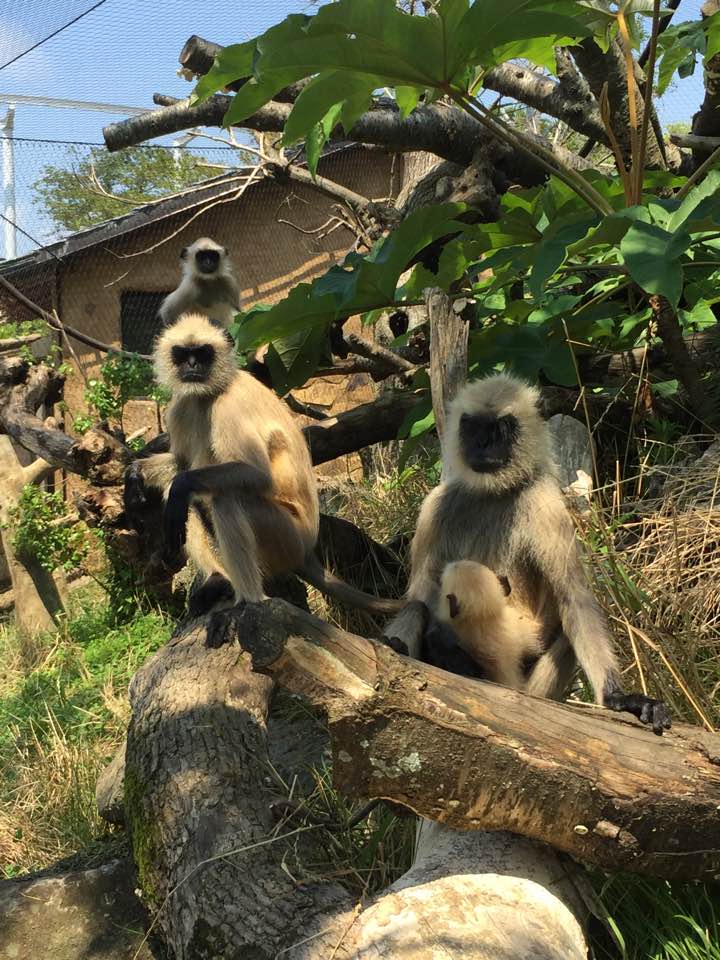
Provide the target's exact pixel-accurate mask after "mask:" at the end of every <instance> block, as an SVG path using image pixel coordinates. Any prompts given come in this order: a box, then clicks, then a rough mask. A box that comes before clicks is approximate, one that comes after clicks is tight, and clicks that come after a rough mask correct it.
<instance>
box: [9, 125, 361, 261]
mask: <svg viewBox="0 0 720 960" xmlns="http://www.w3.org/2000/svg"><path fill="white" fill-rule="evenodd" d="M357 149H364V148H363V145H362V144H357V143H336V144H332V145H331V146H329V147H327V148H326V149H325V150H324V151H323V158H325V157H327V156H329V155H331V154H337V153H345V152H349V151H351V150H357ZM298 166H306V163H305V162H304V161H302V162H301V163H299V164H298ZM252 170H253V167H251V166H246V167H238V168H237V169H236V170H232V171H231V172H230V173H224V174H221V175H220V176H218V177H212V178H211V179H209V180H203V181H202V182H201V183H198V184H197V185H195V186H192V187H188V188H187V189H186V190H184V191H183V192H182V193H179V194H175V195H173V196H170V197H166V198H165V199H162V200H155V201H151V202H150V203H145V204H143V205H142V206H139V207H134V208H133V209H132V210H131V211H130V213H125V214H122V215H121V216H119V217H114V218H113V219H112V220H104V221H103V222H102V223H97V224H95V225H94V226H92V227H86V228H85V229H84V230H79V231H78V232H77V233H72V234H70V236H68V237H65V239H63V240H57V241H56V242H55V243H50V244H47V245H46V246H44V247H41V248H40V249H39V250H35V251H34V252H33V253H29V254H26V255H25V256H24V257H18V258H16V259H15V260H6V261H0V273H2V274H4V275H6V276H7V277H8V279H12V277H13V276H15V277H17V278H19V277H21V276H22V275H23V274H24V273H25V272H26V271H27V270H28V269H33V270H37V268H38V267H40V266H41V265H44V264H52V265H57V264H58V263H59V262H61V261H65V260H67V259H68V258H70V257H72V256H74V255H75V254H77V253H80V252H81V251H83V250H87V249H88V248H90V247H94V246H97V245H98V244H100V243H107V242H108V241H110V240H115V239H117V238H118V237H121V236H124V235H126V234H128V233H132V232H133V231H135V230H140V229H142V228H143V227H146V226H148V225H149V224H152V223H157V222H158V221H160V220H163V219H164V218H165V217H170V216H174V215H175V214H178V213H185V212H187V211H189V210H192V209H194V208H195V207H198V206H200V205H202V204H204V203H206V202H207V201H208V200H215V199H217V198H220V197H223V196H226V195H228V194H232V193H235V192H237V190H238V179H239V178H240V177H244V176H247V175H248V174H250V173H251V172H252ZM262 182H263V181H262V179H258V180H257V183H262ZM255 185H256V184H251V188H252V187H253V186H255Z"/></svg>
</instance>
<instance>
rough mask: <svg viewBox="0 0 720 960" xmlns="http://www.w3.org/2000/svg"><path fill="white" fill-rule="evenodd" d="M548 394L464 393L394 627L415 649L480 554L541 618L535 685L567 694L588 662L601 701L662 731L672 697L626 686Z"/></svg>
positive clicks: (494, 384) (516, 600)
mask: <svg viewBox="0 0 720 960" xmlns="http://www.w3.org/2000/svg"><path fill="white" fill-rule="evenodd" d="M538 401H539V395H538V393H537V391H535V390H533V389H532V388H530V387H528V386H527V385H526V384H523V383H522V382H520V381H519V380H516V379H515V378H513V377H510V376H507V375H498V376H492V377H489V378H487V379H485V380H479V381H476V382H474V383H469V384H467V385H466V386H465V387H464V388H463V389H462V390H461V391H460V392H459V393H458V395H457V397H456V398H455V400H454V401H453V403H452V404H451V406H450V409H449V411H448V418H447V424H446V436H445V438H444V446H443V479H442V481H441V483H440V484H439V486H437V487H436V488H435V489H434V490H433V491H432V492H431V493H430V494H429V495H428V497H427V498H426V499H425V501H424V503H423V505H422V509H421V511H420V516H419V519H418V525H417V529H416V532H415V536H414V538H413V542H412V547H411V575H410V582H409V586H408V592H407V596H408V600H409V601H410V603H408V605H407V606H406V608H405V609H404V610H403V611H402V612H401V613H400V614H399V615H398V617H396V618H395V619H394V620H393V622H392V623H391V624H390V625H389V626H388V628H387V629H386V634H387V636H388V637H391V638H394V641H395V643H402V644H405V646H406V647H407V649H408V651H409V653H410V654H411V655H412V656H417V653H418V652H419V650H420V648H421V645H422V631H423V629H424V625H425V622H426V620H427V615H428V614H427V611H428V610H429V611H430V612H431V615H433V616H434V617H435V620H436V622H437V611H438V610H439V607H440V582H441V578H442V575H443V571H444V570H445V569H446V567H447V565H448V564H451V563H453V562H455V561H464V560H472V561H474V562H476V563H479V564H483V565H484V566H485V567H487V568H489V570H491V571H493V573H495V574H496V575H498V576H501V577H506V578H507V580H508V582H509V585H510V588H511V593H510V596H509V597H508V598H507V599H508V603H511V604H512V606H513V607H514V608H515V609H516V611H518V613H520V614H521V615H522V616H524V617H527V619H528V621H529V622H530V623H536V624H537V625H538V641H539V645H540V648H541V650H542V651H543V652H542V654H541V655H540V656H539V658H538V659H537V662H536V663H535V665H534V666H533V667H532V669H531V670H530V671H529V674H528V676H527V680H526V683H525V690H526V691H527V692H528V693H530V694H534V695H536V696H540V697H548V698H552V699H560V698H561V697H562V696H563V695H564V694H565V692H566V690H567V687H568V685H569V683H570V680H571V679H572V676H573V674H574V672H575V669H576V667H577V663H578V662H579V664H580V666H581V667H582V669H583V670H584V672H585V674H586V676H587V678H588V680H589V681H590V683H591V685H592V688H593V691H594V693H595V698H596V700H597V702H598V703H600V704H604V705H605V706H607V707H609V708H611V709H613V710H621V711H628V712H630V713H633V714H634V715H635V716H637V717H639V718H640V720H641V721H642V722H643V723H649V724H652V727H653V730H654V731H655V732H656V733H662V731H663V730H664V729H668V728H669V727H670V717H669V713H668V710H667V707H666V706H665V704H663V703H661V702H659V701H657V700H653V699H651V698H649V697H645V696H641V695H639V694H638V695H627V694H625V693H623V691H622V690H621V688H620V684H619V681H618V669H617V664H616V660H615V655H614V653H613V649H612V642H611V639H610V634H609V631H608V627H607V624H606V622H605V619H604V617H603V615H602V613H601V611H600V608H599V606H598V604H597V602H596V600H595V598H594V596H593V594H592V592H591V591H590V589H589V587H588V585H587V582H586V580H585V574H584V570H583V567H582V564H581V561H580V556H579V553H578V549H577V545H576V542H575V530H574V525H573V522H572V519H571V517H570V514H569V512H568V510H567V508H566V505H565V502H564V500H563V496H562V493H561V491H560V487H559V484H558V482H557V479H556V475H555V466H554V463H553V459H552V454H551V438H550V432H549V430H548V427H547V424H546V423H545V422H544V421H543V419H542V418H541V416H540V413H539V410H538ZM480 626H482V623H481V624H480ZM445 627H447V625H445ZM479 635H480V636H481V635H482V634H481V633H479ZM446 643H447V640H446Z"/></svg>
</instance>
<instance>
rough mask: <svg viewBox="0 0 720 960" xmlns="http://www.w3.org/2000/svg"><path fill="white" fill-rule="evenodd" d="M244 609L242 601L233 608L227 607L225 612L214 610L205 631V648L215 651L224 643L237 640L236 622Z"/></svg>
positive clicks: (237, 624) (237, 625)
mask: <svg viewBox="0 0 720 960" xmlns="http://www.w3.org/2000/svg"><path fill="white" fill-rule="evenodd" d="M244 609H245V602H244V601H243V602H242V603H238V604H236V605H235V606H234V607H228V609H227V610H216V611H215V612H214V613H211V614H210V617H209V618H208V624H207V627H206V629H205V646H206V647H211V648H212V649H213V650H217V648H218V647H223V646H225V644H226V643H232V642H233V640H237V637H238V627H239V623H238V621H239V619H240V615H241V614H242V612H243V610H244Z"/></svg>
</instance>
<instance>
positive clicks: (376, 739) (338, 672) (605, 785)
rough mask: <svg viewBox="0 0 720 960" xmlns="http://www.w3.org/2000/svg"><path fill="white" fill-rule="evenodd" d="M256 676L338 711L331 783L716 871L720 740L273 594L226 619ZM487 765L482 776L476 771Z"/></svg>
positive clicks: (601, 856)
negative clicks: (655, 728) (321, 615)
mask: <svg viewBox="0 0 720 960" xmlns="http://www.w3.org/2000/svg"><path fill="white" fill-rule="evenodd" d="M230 624H231V626H230V628H229V636H234V637H236V638H237V639H239V641H240V642H241V643H242V645H243V647H244V648H245V649H246V650H248V651H250V652H251V653H252V655H253V666H254V668H255V669H257V670H261V671H262V672H264V673H267V674H269V675H270V676H272V677H274V678H275V679H276V680H277V681H278V682H279V683H280V684H281V685H282V686H283V687H285V688H286V689H288V690H290V691H292V692H293V693H297V694H302V695H303V696H305V697H307V698H308V699H309V701H310V702H311V703H312V704H313V705H314V706H316V707H319V708H322V709H323V710H324V711H325V712H326V713H327V715H328V718H329V722H330V732H331V737H332V743H333V756H334V777H335V783H336V785H337V786H338V787H339V788H340V789H342V790H343V791H344V792H346V793H349V794H350V795H352V796H358V795H360V796H368V797H381V798H384V799H386V800H392V801H395V802H398V803H401V804H403V805H404V806H406V807H409V808H410V809H412V810H413V811H414V812H415V813H417V814H418V815H420V816H423V817H427V818H428V819H431V820H437V821H440V822H442V823H445V824H447V825H449V826H453V827H457V828H461V829H476V830H480V829H482V830H511V831H513V832H514V833H519V834H522V835H523V836H527V837H531V838H534V839H536V840H542V841H545V842H547V843H551V844H552V845H553V846H554V847H556V848H558V849H560V850H563V851H565V852H566V853H570V854H572V855H573V856H575V857H577V858H579V859H581V860H584V861H588V862H590V863H595V864H598V865H599V866H602V867H604V868H606V869H610V870H628V871H631V872H635V873H647V874H650V875H654V876H659V877H666V878H686V879H689V878H701V877H702V878H710V877H714V876H716V875H717V873H718V872H720V843H718V835H719V833H718V828H719V826H720V813H719V812H718V811H719V809H720V737H718V736H717V735H714V734H710V733H707V732H706V731H704V730H701V729H699V728H695V727H689V726H685V725H677V726H676V727H675V728H673V730H672V731H671V732H670V733H669V734H666V735H664V736H662V737H656V736H654V735H653V734H652V732H650V731H649V730H648V729H647V728H644V727H642V726H641V725H640V724H639V723H638V722H637V721H635V720H633V719H631V718H628V719H625V718H624V717H619V716H618V715H616V714H611V713H609V712H607V711H602V710H599V709H597V708H594V707H589V706H587V707H586V706H582V705H577V706H575V705H570V704H561V703H555V702H553V701H549V700H538V699H536V698H532V697H527V696H525V695H523V694H520V693H518V692H516V691H511V690H508V689H505V688H503V687H500V686H496V685H493V684H478V683H477V682H473V681H470V680H466V679H464V678H460V677H457V676H454V675H451V674H448V673H445V672H444V671H440V670H436V669H433V668H431V667H429V666H426V665H424V664H420V663H417V662H415V661H408V660H405V659H403V658H400V657H398V656H397V655H395V654H394V653H393V652H392V651H391V650H389V649H387V648H385V647H383V646H381V645H378V644H375V643H373V642H371V641H368V640H364V639H362V638H360V637H356V636H352V635H350V634H347V633H344V632H343V631H341V630H338V629H336V628H334V627H331V626H329V625H328V624H326V623H323V622H322V621H320V620H317V619H316V618H314V617H312V616H310V615H309V614H306V613H303V612H301V611H298V610H295V609H294V608H292V607H291V606H289V605H288V604H286V603H283V602H282V601H279V600H271V601H268V602H266V603H264V604H252V605H248V606H247V607H246V608H245V609H244V610H243V611H241V612H239V613H237V614H236V615H234V618H231V620H230ZM480 771H481V773H480Z"/></svg>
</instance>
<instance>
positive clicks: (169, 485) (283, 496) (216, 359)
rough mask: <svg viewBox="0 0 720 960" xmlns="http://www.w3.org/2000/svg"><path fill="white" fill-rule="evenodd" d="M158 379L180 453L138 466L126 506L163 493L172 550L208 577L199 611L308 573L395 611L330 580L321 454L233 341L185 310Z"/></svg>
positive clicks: (322, 586) (163, 348) (164, 339)
mask: <svg viewBox="0 0 720 960" xmlns="http://www.w3.org/2000/svg"><path fill="white" fill-rule="evenodd" d="M154 362H155V372H156V377H157V379H158V381H159V382H160V383H161V384H163V385H164V386H166V387H169V388H170V390H171V391H172V399H171V401H170V404H169V406H168V409H167V414H166V422H167V431H168V434H169V437H170V452H169V453H161V454H156V455H155V456H151V457H148V458H147V459H143V460H136V461H135V462H134V464H132V465H131V468H130V469H129V471H128V474H127V477H126V501H127V500H128V499H129V500H130V501H133V500H135V501H137V500H142V497H143V495H144V493H143V490H144V487H146V486H154V487H159V488H160V489H162V490H163V492H164V496H165V500H166V504H165V512H164V524H165V541H166V550H167V551H168V552H169V554H170V555H171V556H172V555H177V553H179V552H180V551H181V550H182V547H183V545H185V549H186V553H187V555H188V557H189V558H190V559H191V561H192V562H193V565H194V566H195V568H196V570H198V571H199V573H200V574H201V575H202V577H203V578H204V581H205V588H204V592H203V591H202V590H201V591H200V594H199V596H196V599H195V608H194V610H192V612H194V613H195V614H197V613H200V612H202V611H203V610H205V609H208V608H209V607H210V606H211V605H212V604H213V603H214V602H215V601H216V600H217V599H224V592H225V591H226V588H227V581H228V580H229V581H230V583H231V584H232V588H233V593H234V599H235V602H236V603H239V602H242V601H258V600H261V599H263V598H264V596H265V594H264V592H263V579H264V578H266V577H273V576H278V575H281V574H284V573H291V572H292V573H297V574H299V575H300V576H301V577H302V578H303V579H304V580H306V581H307V582H308V583H310V584H312V586H314V587H316V588H317V589H318V590H320V591H321V592H323V593H325V594H329V595H330V596H332V597H334V598H336V599H337V600H339V601H340V602H342V603H346V604H348V605H349V606H352V607H358V608H360V609H363V610H366V611H367V612H369V613H375V614H388V613H395V612H396V611H397V610H398V609H400V607H401V606H402V602H401V601H399V600H383V599H380V598H377V597H373V596H370V595H369V594H366V593H364V592H363V591H361V590H357V589H355V588H354V587H351V586H350V585H349V584H347V583H345V582H344V581H342V580H340V579H339V578H338V577H335V576H334V575H332V574H330V573H328V572H327V571H326V570H325V569H324V568H323V567H322V565H321V564H320V562H319V560H318V559H317V557H316V556H315V553H314V548H315V543H316V540H317V536H318V522H319V504H318V493H317V485H316V481H315V476H314V473H313V468H312V461H311V459H310V452H309V450H308V448H307V444H306V443H305V437H304V436H303V433H302V431H301V430H300V428H299V427H298V425H297V423H296V421H295V420H294V419H293V416H292V414H291V413H290V411H289V409H288V407H287V405H286V404H284V403H283V402H282V400H280V399H279V398H278V397H277V395H276V394H274V393H273V392H272V391H271V390H269V389H268V388H267V387H265V386H263V385H262V384H261V383H259V382H258V381H257V380H256V379H254V378H253V377H252V376H251V375H250V374H248V373H246V372H244V371H243V370H240V369H238V366H237V362H236V356H235V346H234V343H233V340H232V337H231V336H230V335H229V333H228V332H227V330H225V329H224V327H223V325H222V324H221V323H219V322H216V321H213V320H210V319H209V318H207V317H204V316H202V315H201V314H186V315H184V316H183V317H181V318H180V319H179V320H178V321H177V322H176V323H174V324H173V325H172V326H170V327H167V328H166V329H165V330H164V331H163V332H162V334H161V335H160V336H159V337H158V339H157V342H156V346H155V353H154Z"/></svg>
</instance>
